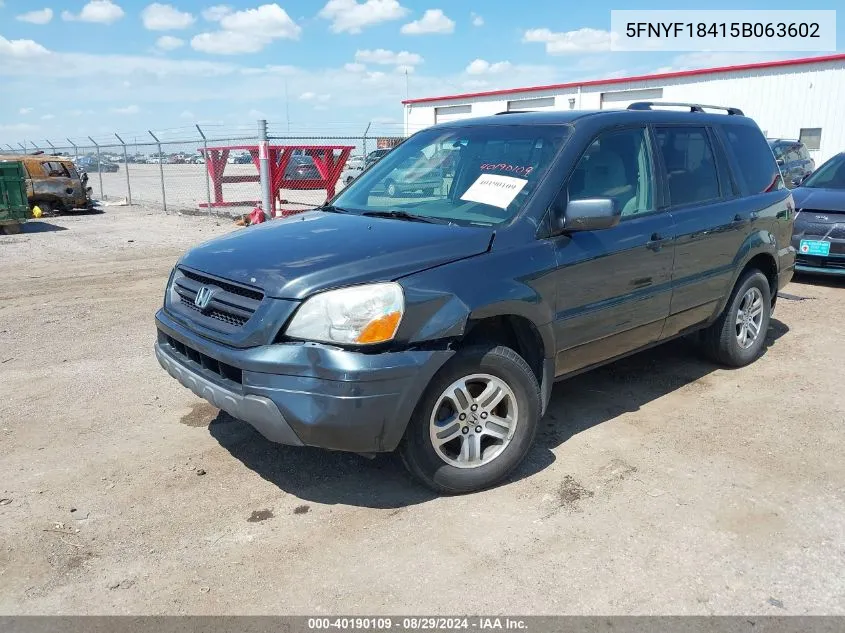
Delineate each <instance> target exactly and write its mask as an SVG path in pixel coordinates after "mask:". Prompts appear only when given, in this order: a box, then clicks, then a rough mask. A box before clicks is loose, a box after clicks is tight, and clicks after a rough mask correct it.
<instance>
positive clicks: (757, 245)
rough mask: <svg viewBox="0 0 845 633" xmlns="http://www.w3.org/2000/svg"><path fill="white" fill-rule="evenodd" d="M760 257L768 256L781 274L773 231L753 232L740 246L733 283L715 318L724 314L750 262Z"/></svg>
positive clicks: (761, 230) (735, 262) (732, 278)
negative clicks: (740, 277)
mask: <svg viewBox="0 0 845 633" xmlns="http://www.w3.org/2000/svg"><path fill="white" fill-rule="evenodd" d="M758 255H768V256H769V257H771V260H772V264H773V265H774V268H775V272H776V273H779V272H780V267H779V258H778V246H777V239H776V238H775V235H774V234H773V233H772V232H771V231H767V230H765V229H760V230H757V231H754V232H752V233H751V234H750V235H749V236H748V237H747V238H745V241H744V242H743V243H742V246H740V248H739V250H738V251H737V254H736V257H734V262H733V268H734V273H733V276H732V277H731V283H730V286H728V290H727V292H726V293H725V296H724V297H723V298H722V300H721V301H720V302H719V306H718V308H717V309H716V312H715V314H714V318H716V317H717V316H718V315H720V314H722V311H723V310H724V309H725V306H727V304H728V300H729V299H730V297H731V293H732V292H733V289H734V288H735V287H736V283H737V281H739V276H740V275H741V274H742V272H743V271H744V270H745V267H746V266H747V265H748V262H750V261H751V260H752V259H754V258H755V257H757V256H758ZM764 272H765V271H764Z"/></svg>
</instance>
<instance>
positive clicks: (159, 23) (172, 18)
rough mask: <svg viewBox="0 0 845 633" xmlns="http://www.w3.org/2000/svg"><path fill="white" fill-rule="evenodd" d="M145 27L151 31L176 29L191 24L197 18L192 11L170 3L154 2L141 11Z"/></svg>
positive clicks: (184, 27)
mask: <svg viewBox="0 0 845 633" xmlns="http://www.w3.org/2000/svg"><path fill="white" fill-rule="evenodd" d="M141 20H142V21H143V23H144V28H146V29H149V30H150V31H175V30H179V29H186V28H188V27H189V26H191V25H192V24H193V23H194V21H195V18H194V16H193V15H191V14H190V13H186V12H185V11H179V9H177V8H176V7H174V6H172V5H169V4H161V3H159V2H154V3H153V4H150V5H147V6H146V7H144V10H143V11H141Z"/></svg>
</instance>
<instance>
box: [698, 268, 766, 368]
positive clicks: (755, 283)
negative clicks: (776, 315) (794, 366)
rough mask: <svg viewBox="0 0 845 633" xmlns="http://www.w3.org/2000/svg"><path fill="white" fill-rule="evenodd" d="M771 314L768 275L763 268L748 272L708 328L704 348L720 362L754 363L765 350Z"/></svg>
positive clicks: (731, 364)
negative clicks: (722, 310)
mask: <svg viewBox="0 0 845 633" xmlns="http://www.w3.org/2000/svg"><path fill="white" fill-rule="evenodd" d="M771 314H772V299H771V289H770V287H769V280H768V278H767V277H766V276H765V275H764V274H763V273H762V272H760V271H759V270H749V271H747V272H746V273H745V274H744V275H743V276H742V277H741V278H740V279H739V281H738V282H737V284H736V287H735V288H734V291H733V293H732V294H731V298H730V300H729V301H728V305H727V306H726V307H725V310H724V312H722V315H721V316H720V317H719V318H718V319H717V320H716V322H715V323H713V325H711V326H710V327H709V328H707V329H706V330H704V332H703V334H702V339H703V343H704V351H705V352H706V353H707V355H708V356H710V358H712V359H713V360H715V361H716V362H719V363H722V364H724V365H728V366H731V367H743V366H745V365H748V364H749V363H752V362H754V361H755V360H757V359H758V358H759V357H760V355H761V354H762V353H763V345H764V344H765V342H766V331H767V330H768V329H769V321H770V319H771Z"/></svg>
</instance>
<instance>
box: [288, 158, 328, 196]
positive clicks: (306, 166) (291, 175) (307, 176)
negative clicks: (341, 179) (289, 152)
mask: <svg viewBox="0 0 845 633" xmlns="http://www.w3.org/2000/svg"><path fill="white" fill-rule="evenodd" d="M285 178H286V179H287V180H294V181H303V182H301V183H297V186H298V187H299V188H302V189H321V188H322V184H321V182H320V181H321V176H320V171H319V170H318V169H317V165H315V164H314V159H313V158H311V157H310V156H302V155H299V156H291V157H290V162H288V166H287V168H286V169H285ZM307 181H311V183H313V184H309V183H308V182H307Z"/></svg>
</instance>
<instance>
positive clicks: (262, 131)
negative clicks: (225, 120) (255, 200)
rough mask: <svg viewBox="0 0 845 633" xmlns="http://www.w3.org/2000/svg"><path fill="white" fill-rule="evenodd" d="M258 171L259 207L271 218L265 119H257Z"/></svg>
mask: <svg viewBox="0 0 845 633" xmlns="http://www.w3.org/2000/svg"><path fill="white" fill-rule="evenodd" d="M258 134H259V136H258V166H259V168H258V173H259V180H260V182H261V207H262V209H264V217H266V218H267V219H272V218H273V214H272V207H271V205H270V148H269V143H268V142H267V120H266V119H259V121H258Z"/></svg>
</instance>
